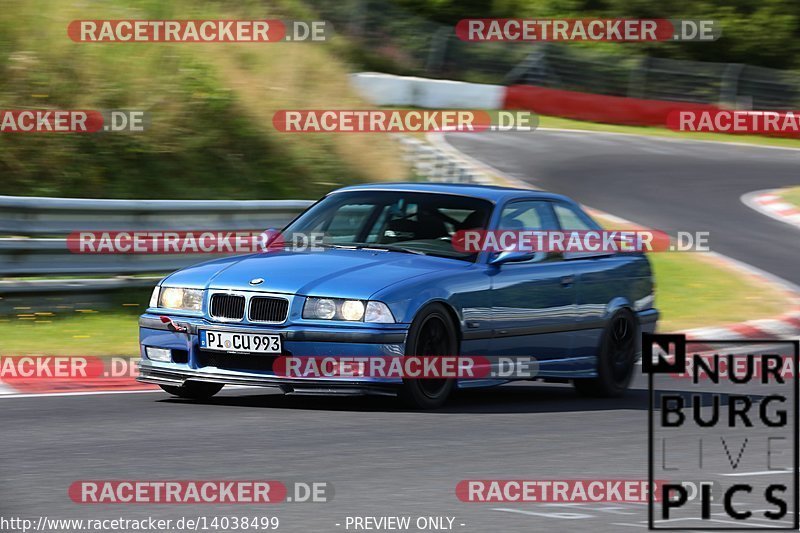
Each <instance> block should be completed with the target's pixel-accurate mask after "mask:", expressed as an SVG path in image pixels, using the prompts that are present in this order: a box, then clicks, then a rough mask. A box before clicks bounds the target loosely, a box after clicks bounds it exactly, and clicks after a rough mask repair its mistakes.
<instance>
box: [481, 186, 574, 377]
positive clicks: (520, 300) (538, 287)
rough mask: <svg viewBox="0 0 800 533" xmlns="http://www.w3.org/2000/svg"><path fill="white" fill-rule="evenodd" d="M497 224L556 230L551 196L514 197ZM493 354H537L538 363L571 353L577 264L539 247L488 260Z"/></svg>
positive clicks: (559, 358)
mask: <svg viewBox="0 0 800 533" xmlns="http://www.w3.org/2000/svg"><path fill="white" fill-rule="evenodd" d="M497 229H498V230H554V229H557V223H556V220H555V214H554V213H553V210H552V206H551V204H550V202H549V201H547V200H534V199H531V200H515V201H512V202H509V203H507V204H506V205H505V206H504V207H503V209H502V211H501V214H500V219H499V222H498V224H497ZM489 268H490V278H491V280H492V285H491V297H492V322H493V336H492V343H491V344H492V346H491V348H492V350H491V351H492V354H493V355H497V356H508V355H520V356H533V357H535V358H536V359H537V360H538V361H539V363H540V370H542V371H545V370H546V367H545V366H543V365H542V363H543V362H546V361H555V360H559V361H562V362H563V360H564V359H566V358H569V357H570V356H571V354H572V351H571V341H570V335H571V330H572V329H573V328H574V325H575V319H576V314H575V301H576V296H575V285H574V269H573V267H572V265H571V264H570V263H568V262H566V261H564V259H563V256H562V255H561V254H557V253H550V252H537V253H536V254H535V257H534V258H532V259H530V260H528V261H523V262H517V263H504V264H502V265H499V266H490V267H489Z"/></svg>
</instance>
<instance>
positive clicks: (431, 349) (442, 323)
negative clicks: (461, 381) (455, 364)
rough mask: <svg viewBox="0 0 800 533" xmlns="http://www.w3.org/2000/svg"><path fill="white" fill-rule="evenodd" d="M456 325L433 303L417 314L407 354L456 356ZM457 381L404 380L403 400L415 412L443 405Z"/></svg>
mask: <svg viewBox="0 0 800 533" xmlns="http://www.w3.org/2000/svg"><path fill="white" fill-rule="evenodd" d="M457 349H458V338H457V337H456V325H455V324H454V323H453V319H452V318H450V314H449V313H448V312H447V309H446V308H445V307H444V306H443V305H442V304H431V305H429V306H427V307H425V308H424V309H423V310H422V311H420V312H419V314H417V316H416V317H415V318H414V321H413V322H412V323H411V328H409V330H408V341H407V343H406V355H420V356H422V355H457ZM454 386H455V379H404V380H403V385H402V387H401V388H400V398H401V399H402V400H403V402H404V403H405V404H406V405H408V406H409V407H412V408H414V409H436V408H438V407H441V406H442V405H444V403H445V402H446V401H447V398H448V397H449V396H450V393H451V392H452V391H453V387H454Z"/></svg>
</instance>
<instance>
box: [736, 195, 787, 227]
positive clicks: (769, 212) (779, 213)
mask: <svg viewBox="0 0 800 533" xmlns="http://www.w3.org/2000/svg"><path fill="white" fill-rule="evenodd" d="M777 192H778V190H777V189H775V190H769V191H756V192H751V193H747V194H745V195H743V196H742V203H744V204H745V205H746V206H748V207H750V208H751V209H755V210H756V211H758V212H759V213H762V214H764V215H766V216H768V217H770V218H774V219H775V220H780V221H781V222H785V223H786V224H791V225H792V226H795V227H797V228H800V207H797V206H795V205H793V204H790V203H789V202H787V201H786V200H784V199H783V198H781V197H780V196H779V195H778V194H777Z"/></svg>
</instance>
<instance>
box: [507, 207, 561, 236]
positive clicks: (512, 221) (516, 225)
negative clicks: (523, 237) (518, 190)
mask: <svg viewBox="0 0 800 533" xmlns="http://www.w3.org/2000/svg"><path fill="white" fill-rule="evenodd" d="M498 229H501V230H552V229H556V224H555V222H554V221H553V216H552V213H551V211H550V205H549V203H548V202H543V201H541V200H524V201H520V202H513V203H510V204H508V205H507V206H506V207H504V208H503V212H502V214H501V216H500V224H499V226H498Z"/></svg>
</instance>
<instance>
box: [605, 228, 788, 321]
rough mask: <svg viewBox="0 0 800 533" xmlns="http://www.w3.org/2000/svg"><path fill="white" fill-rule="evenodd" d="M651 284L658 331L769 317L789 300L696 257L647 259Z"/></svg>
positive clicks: (705, 257) (775, 289)
mask: <svg viewBox="0 0 800 533" xmlns="http://www.w3.org/2000/svg"><path fill="white" fill-rule="evenodd" d="M594 218H595V219H596V220H597V221H598V222H599V223H600V224H602V225H603V226H604V227H606V228H608V229H631V228H634V227H636V226H635V225H631V224H620V223H619V222H614V221H611V220H610V219H608V218H606V217H603V216H602V215H595V216H594ZM648 258H649V259H650V264H651V265H652V267H653V274H654V275H655V282H656V307H657V308H658V309H659V311H660V312H661V318H660V319H659V322H658V329H659V331H662V332H670V331H683V330H687V329H694V328H701V327H706V326H722V325H725V324H736V323H740V322H745V321H748V320H755V319H759V318H772V317H774V316H777V315H780V314H782V313H783V312H785V311H786V310H787V309H788V308H789V307H790V305H791V299H790V295H789V294H787V292H786V291H785V290H783V289H781V288H779V287H777V286H775V285H773V284H771V283H767V282H765V281H763V280H761V279H758V278H755V277H753V276H750V275H748V274H746V273H744V272H742V271H741V270H738V269H736V268H734V267H731V266H727V265H726V264H724V263H723V262H721V261H720V260H719V259H717V258H716V257H714V256H712V255H710V254H707V253H702V252H653V253H650V254H648Z"/></svg>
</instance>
